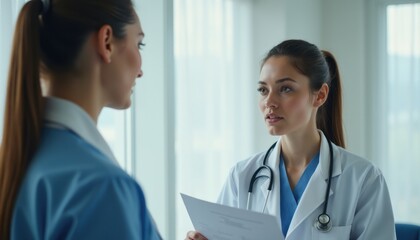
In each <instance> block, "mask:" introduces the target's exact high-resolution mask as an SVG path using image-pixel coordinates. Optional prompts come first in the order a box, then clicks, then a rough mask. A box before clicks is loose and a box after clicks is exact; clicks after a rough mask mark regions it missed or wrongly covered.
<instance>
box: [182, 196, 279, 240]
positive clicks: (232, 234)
mask: <svg viewBox="0 0 420 240" xmlns="http://www.w3.org/2000/svg"><path fill="white" fill-rule="evenodd" d="M181 197H182V199H183V200H184V204H185V207H186V208H187V211H188V214H189V215H190V219H191V222H192V224H193V225H194V228H195V230H196V231H198V232H200V233H201V234H203V235H204V236H206V237H207V239H209V240H255V239H265V240H270V239H273V240H274V239H282V238H281V232H280V225H279V221H278V220H277V219H276V217H274V216H272V215H267V214H262V213H258V212H252V211H248V210H244V209H239V208H233V207H228V206H224V205H220V204H217V203H211V202H207V201H203V200H200V199H197V198H193V197H191V196H188V195H185V194H182V193H181Z"/></svg>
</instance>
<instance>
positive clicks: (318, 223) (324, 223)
mask: <svg viewBox="0 0 420 240" xmlns="http://www.w3.org/2000/svg"><path fill="white" fill-rule="evenodd" d="M314 227H315V228H316V229H317V230H318V231H320V232H329V231H331V229H332V224H331V221H330V216H328V214H325V213H322V214H321V215H319V216H318V218H317V219H315V223H314Z"/></svg>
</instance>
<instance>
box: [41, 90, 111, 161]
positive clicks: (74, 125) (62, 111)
mask: <svg viewBox="0 0 420 240" xmlns="http://www.w3.org/2000/svg"><path fill="white" fill-rule="evenodd" d="M44 120H45V121H46V125H47V126H48V127H53V128H62V129H68V130H71V131H73V132H74V133H76V134H77V135H79V136H80V137H81V138H82V139H84V140H85V141H86V142H88V143H89V144H91V145H92V146H94V147H95V148H97V149H98V150H99V151H101V152H102V153H103V154H105V155H106V156H107V157H108V158H109V159H111V160H112V161H113V162H114V163H115V164H116V165H118V162H117V160H116V158H115V156H114V154H113V153H112V150H111V149H110V147H109V145H108V144H107V142H106V141H105V139H104V138H103V137H102V135H101V134H100V132H99V131H98V129H97V127H96V124H95V122H94V121H93V120H92V118H91V117H90V116H89V115H88V114H87V113H86V112H85V111H84V110H83V109H82V108H81V107H79V106H78V105H76V104H75V103H72V102H70V101H67V100H64V99H60V98H55V97H47V98H46V104H45V115H44Z"/></svg>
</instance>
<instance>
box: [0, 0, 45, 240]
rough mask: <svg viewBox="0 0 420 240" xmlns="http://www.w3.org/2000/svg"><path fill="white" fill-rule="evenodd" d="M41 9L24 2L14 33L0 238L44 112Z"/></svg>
mask: <svg viewBox="0 0 420 240" xmlns="http://www.w3.org/2000/svg"><path fill="white" fill-rule="evenodd" d="M41 11H42V1H41V0H30V1H28V2H27V3H25V5H24V6H23V8H22V10H21V11H20V14H19V17H18V20H17V23H16V28H15V33H14V40H13V48H12V54H11V61H10V68H9V76H8V86H7V96H6V106H5V114H4V126H3V137H2V143H1V145H0V229H1V231H0V239H9V238H10V227H11V221H12V214H13V209H14V202H15V199H16V197H17V193H18V190H19V187H20V183H21V181H22V179H23V177H24V175H25V172H26V169H27V167H28V165H29V163H30V159H31V158H32V156H33V154H34V151H35V150H36V148H37V146H38V144H39V141H40V132H41V126H42V116H43V100H42V93H41V84H40V13H41Z"/></svg>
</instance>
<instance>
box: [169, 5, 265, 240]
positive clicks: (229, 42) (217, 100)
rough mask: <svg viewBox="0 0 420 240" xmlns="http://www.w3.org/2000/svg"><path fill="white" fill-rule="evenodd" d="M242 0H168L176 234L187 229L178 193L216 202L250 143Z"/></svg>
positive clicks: (252, 82)
mask: <svg viewBox="0 0 420 240" xmlns="http://www.w3.org/2000/svg"><path fill="white" fill-rule="evenodd" d="M249 4H250V3H249V2H248V1H225V0H204V1H196V0H175V1H174V44H175V45H174V51H175V100H176V101H175V109H176V111H175V141H176V143H175V151H176V189H175V193H176V195H177V196H176V200H177V205H176V209H177V213H176V215H177V217H176V223H177V225H176V227H177V229H176V231H177V233H176V235H177V236H176V238H175V239H183V238H184V237H185V234H186V232H187V230H191V229H193V228H192V225H191V224H189V223H190V220H189V217H188V215H187V212H186V210H185V207H184V204H183V202H182V200H181V198H180V196H179V192H182V193H186V194H190V195H192V196H195V197H198V198H201V199H205V200H208V201H212V202H215V201H216V199H217V196H218V193H219V191H220V190H221V188H222V186H223V184H224V182H225V179H226V178H227V175H228V172H229V169H230V168H231V167H232V166H233V165H234V163H235V162H236V161H238V160H242V159H244V158H245V157H247V156H249V155H250V154H251V152H250V151H252V149H253V148H252V147H250V144H251V142H250V141H251V140H252V138H251V133H252V127H251V125H252V120H251V119H252V117H251V116H252V115H251V113H250V112H251V110H252V109H253V108H254V107H256V106H257V104H256V101H254V96H257V92H256V90H255V89H256V83H257V80H256V79H252V77H250V76H251V74H250V70H251V68H252V66H250V64H249V63H248V62H247V61H250V59H251V58H250V57H249V56H248V55H247V54H250V50H249V49H250V38H251V35H250V34H249V32H248V31H250V28H249V22H250V19H249V15H248V9H249ZM254 87H255V89H254Z"/></svg>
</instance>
